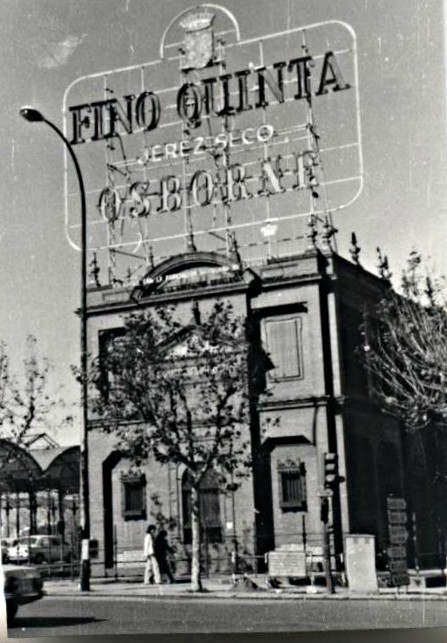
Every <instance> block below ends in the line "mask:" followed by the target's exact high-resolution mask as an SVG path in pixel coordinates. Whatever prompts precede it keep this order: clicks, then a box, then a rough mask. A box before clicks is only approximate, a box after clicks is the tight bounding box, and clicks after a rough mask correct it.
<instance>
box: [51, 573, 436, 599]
mask: <svg viewBox="0 0 447 643" xmlns="http://www.w3.org/2000/svg"><path fill="white" fill-rule="evenodd" d="M202 585H203V590H204V591H203V592H199V593H195V592H192V591H191V589H190V584H189V582H179V583H174V584H163V585H143V583H142V582H135V581H132V580H129V581H125V580H118V581H115V580H113V579H99V578H94V579H92V581H91V589H90V593H86V592H81V591H80V590H79V582H78V581H69V580H47V581H45V583H44V589H45V591H46V594H47V596H54V597H56V596H57V597H61V598H62V597H67V596H70V597H73V598H76V597H85V596H91V597H109V598H112V597H113V598H131V597H135V598H139V599H141V598H145V597H151V598H160V599H168V598H174V597H175V598H190V599H200V598H216V599H228V598H244V599H261V600H262V599H270V600H271V599H287V600H290V599H296V600H365V599H366V600H406V601H408V600H413V601H414V600H417V601H420V600H425V601H426V600H430V601H432V600H435V601H436V600H437V601H440V600H441V601H447V588H445V587H434V588H427V589H426V588H418V589H409V590H405V589H400V590H399V591H397V590H396V589H395V588H381V589H379V591H378V592H377V593H374V594H366V593H360V592H350V591H349V589H348V588H345V587H337V588H336V589H335V593H334V594H327V593H326V590H325V588H324V587H315V586H305V587H296V586H284V587H281V588H278V589H276V588H275V589H274V588H268V587H267V585H266V578H265V577H263V576H257V577H253V581H250V580H248V581H247V582H246V581H245V580H244V578H243V577H239V578H238V580H237V582H236V583H235V584H233V583H232V582H231V578H229V577H217V578H213V579H211V578H210V579H208V578H207V579H203V580H202Z"/></svg>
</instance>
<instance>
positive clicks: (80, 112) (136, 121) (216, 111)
mask: <svg viewBox="0 0 447 643" xmlns="http://www.w3.org/2000/svg"><path fill="white" fill-rule="evenodd" d="M316 67H317V63H316V60H315V59H314V58H313V57H312V56H301V57H299V58H293V59H291V60H289V61H288V62H285V61H281V62H277V63H274V64H273V65H271V66H270V68H268V67H257V68H255V67H250V68H249V69H243V70H241V71H237V72H234V73H228V74H224V75H221V76H217V77H214V76H213V77H210V78H203V79H201V80H200V81H199V82H198V83H191V82H188V83H184V84H183V85H182V86H181V87H180V88H179V89H178V91H177V96H176V107H177V114H178V116H179V118H180V119H181V120H182V121H183V122H184V123H185V125H186V126H187V127H189V128H195V127H197V126H198V125H200V123H201V119H202V118H203V117H209V116H217V117H219V116H226V115H234V114H238V113H241V112H247V111H248V110H252V109H260V108H266V107H268V105H269V104H270V103H269V101H271V100H272V98H273V101H276V102H277V103H283V102H284V101H285V100H286V99H287V96H286V89H287V86H288V85H289V84H291V86H292V87H293V90H292V91H293V94H292V98H293V99H294V100H302V99H308V98H310V96H311V95H312V92H313V88H312V86H311V85H312V77H313V76H315V77H316V78H318V83H317V89H316V91H315V92H314V94H315V96H322V95H324V94H328V93H329V91H333V92H337V91H340V90H344V89H348V88H349V87H350V86H349V84H348V83H346V82H345V80H344V78H343V75H342V73H341V71H340V68H339V65H338V62H337V59H336V56H335V54H334V53H333V52H332V51H328V52H326V53H325V54H324V56H323V57H322V63H321V66H320V69H319V70H318V69H317V70H316ZM315 70H316V71H315ZM316 72H317V73H316ZM290 79H291V80H292V83H290ZM69 111H70V113H71V116H72V137H71V141H70V142H71V144H72V145H77V144H80V143H85V142H86V141H101V140H105V139H109V138H112V137H114V136H117V135H118V134H120V133H123V132H125V133H127V134H133V133H134V132H136V131H151V130H155V129H156V128H157V127H158V125H159V123H160V121H161V119H162V111H163V110H162V104H161V101H160V97H159V96H158V95H157V94H156V93H155V92H152V91H143V92H141V93H140V94H139V95H138V96H136V95H134V94H129V95H127V96H123V99H122V100H121V101H120V100H118V99H116V98H111V99H108V100H101V101H96V102H92V103H84V104H81V105H75V106H73V107H70V108H69Z"/></svg>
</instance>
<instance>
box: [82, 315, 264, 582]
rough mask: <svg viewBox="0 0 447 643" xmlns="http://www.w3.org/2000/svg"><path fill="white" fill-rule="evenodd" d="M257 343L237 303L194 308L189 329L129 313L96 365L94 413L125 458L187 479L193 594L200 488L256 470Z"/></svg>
mask: <svg viewBox="0 0 447 643" xmlns="http://www.w3.org/2000/svg"><path fill="white" fill-rule="evenodd" d="M251 346H252V342H248V341H247V332H246V326H245V324H244V323H243V322H242V321H241V320H239V319H236V318H235V317H234V315H233V313H232V309H231V306H230V305H226V304H223V303H217V304H215V306H214V308H213V309H212V310H211V312H210V313H209V314H208V315H207V317H206V318H205V319H200V313H199V311H198V307H195V309H194V321H193V322H191V323H189V324H188V323H187V324H184V323H181V322H180V321H179V320H178V318H177V316H176V314H175V309H173V308H161V309H157V311H156V312H152V311H144V312H141V313H138V314H134V315H131V316H129V317H128V318H127V319H126V320H125V325H124V333H123V334H122V335H121V336H120V337H119V338H116V339H115V340H111V341H110V342H109V343H108V346H107V349H106V350H104V351H103V354H102V356H100V358H99V359H98V361H96V363H94V365H93V367H92V381H93V384H94V386H95V387H96V389H99V392H100V394H99V395H96V396H95V397H94V401H93V411H94V413H95V414H96V415H97V417H98V418H99V419H100V424H101V427H102V428H103V429H104V430H106V431H108V432H111V433H113V434H114V435H115V436H116V438H117V446H118V448H119V449H120V450H121V452H122V453H123V454H124V455H125V456H127V457H128V458H129V459H130V460H131V461H132V462H133V463H135V464H136V465H137V466H139V465H140V464H141V463H142V462H144V461H146V460H147V459H148V458H149V456H150V455H153V456H154V458H155V459H156V460H157V461H158V462H161V463H167V462H171V463H175V464H177V465H180V466H182V467H183V468H184V469H186V471H187V472H188V475H189V481H190V485H191V507H190V511H191V530H192V570H191V588H192V590H193V591H200V590H201V589H202V585H201V575H200V544H201V516H200V485H201V482H202V480H203V479H204V477H205V476H206V475H207V473H208V472H211V471H213V472H214V473H215V474H216V475H217V476H218V479H219V483H220V487H221V489H222V490H228V489H229V488H233V489H235V488H237V486H238V484H240V482H241V480H242V478H243V477H244V476H245V475H246V474H247V470H248V467H249V466H250V464H251V456H250V417H251V413H250V407H251V401H252V400H253V398H254V396H256V394H257V391H258V389H259V387H260V383H261V380H262V377H260V369H259V368H258V369H256V368H252V367H251V363H252V362H253V360H251V356H250V351H251V348H250V347H251ZM265 359H267V357H265ZM256 363H257V364H258V366H259V365H261V370H262V358H261V361H259V360H257V361H256Z"/></svg>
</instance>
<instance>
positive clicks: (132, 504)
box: [121, 475, 146, 520]
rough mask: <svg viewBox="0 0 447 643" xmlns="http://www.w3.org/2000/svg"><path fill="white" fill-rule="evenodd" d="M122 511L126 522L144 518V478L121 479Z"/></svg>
mask: <svg viewBox="0 0 447 643" xmlns="http://www.w3.org/2000/svg"><path fill="white" fill-rule="evenodd" d="M121 492H122V509H123V517H124V518H125V519H126V520H131V519H134V520H138V519H144V518H146V478H145V476H144V475H141V476H123V477H122V478H121Z"/></svg>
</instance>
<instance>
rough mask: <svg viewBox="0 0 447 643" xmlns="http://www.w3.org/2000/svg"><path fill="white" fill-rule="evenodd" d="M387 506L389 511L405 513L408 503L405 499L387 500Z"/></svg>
mask: <svg viewBox="0 0 447 643" xmlns="http://www.w3.org/2000/svg"><path fill="white" fill-rule="evenodd" d="M387 506H388V510H389V511H405V509H406V508H407V503H406V502H405V500H404V499H403V498H387Z"/></svg>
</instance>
